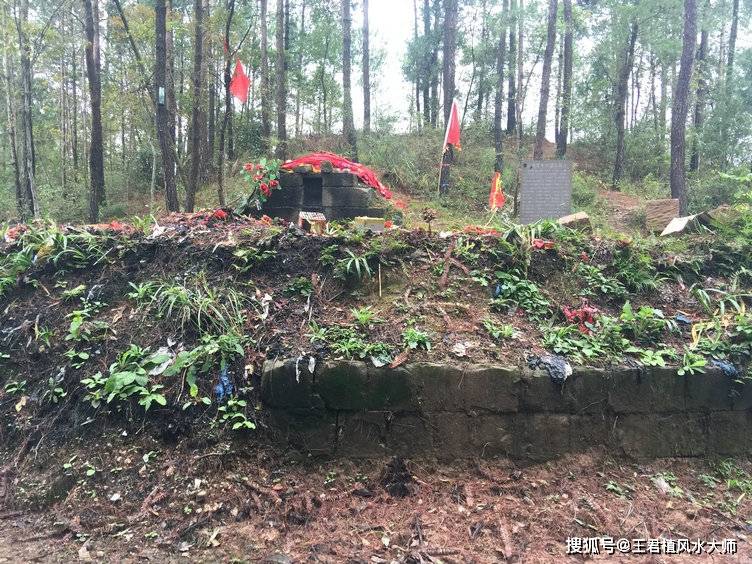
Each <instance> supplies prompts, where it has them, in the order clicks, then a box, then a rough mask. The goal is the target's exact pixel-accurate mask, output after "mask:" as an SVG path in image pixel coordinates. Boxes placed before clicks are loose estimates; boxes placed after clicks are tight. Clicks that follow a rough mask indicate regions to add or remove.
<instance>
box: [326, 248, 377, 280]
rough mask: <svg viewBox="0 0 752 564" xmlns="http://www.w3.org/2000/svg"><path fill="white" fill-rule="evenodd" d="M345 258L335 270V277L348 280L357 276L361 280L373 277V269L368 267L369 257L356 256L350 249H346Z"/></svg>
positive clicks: (338, 262)
mask: <svg viewBox="0 0 752 564" xmlns="http://www.w3.org/2000/svg"><path fill="white" fill-rule="evenodd" d="M345 254H346V255H347V256H346V257H345V258H343V259H341V260H339V261H337V264H336V266H335V268H334V275H335V276H336V277H337V278H341V279H343V280H344V279H347V278H350V277H352V276H357V278H358V279H359V280H360V279H362V278H364V277H368V278H370V277H371V276H372V272H371V267H370V266H369V265H368V259H369V258H370V257H369V255H367V254H366V255H356V254H355V253H353V252H352V251H351V250H350V249H345Z"/></svg>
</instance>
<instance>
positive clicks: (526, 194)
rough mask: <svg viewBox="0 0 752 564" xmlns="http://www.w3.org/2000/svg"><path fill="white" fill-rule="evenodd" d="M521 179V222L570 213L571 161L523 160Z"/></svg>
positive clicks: (555, 217) (531, 221)
mask: <svg viewBox="0 0 752 564" xmlns="http://www.w3.org/2000/svg"><path fill="white" fill-rule="evenodd" d="M520 176H521V186H520V217H519V220H520V223H533V222H535V221H538V220H540V219H559V218H560V217H564V216H567V215H569V214H571V213H572V161H567V160H559V159H556V160H545V161H523V163H522V170H521V175H520Z"/></svg>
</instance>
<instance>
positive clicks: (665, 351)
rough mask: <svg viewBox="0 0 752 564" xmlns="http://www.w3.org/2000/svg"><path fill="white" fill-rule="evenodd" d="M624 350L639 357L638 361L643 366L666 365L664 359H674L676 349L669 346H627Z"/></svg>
mask: <svg viewBox="0 0 752 564" xmlns="http://www.w3.org/2000/svg"><path fill="white" fill-rule="evenodd" d="M625 352H628V353H630V354H635V355H637V356H638V357H639V360H640V363H641V364H642V365H644V366H666V359H667V358H668V359H671V360H676V358H678V357H677V354H676V351H675V350H673V349H669V348H662V349H656V350H653V349H641V348H640V347H634V346H632V347H629V348H627V349H626V351H625Z"/></svg>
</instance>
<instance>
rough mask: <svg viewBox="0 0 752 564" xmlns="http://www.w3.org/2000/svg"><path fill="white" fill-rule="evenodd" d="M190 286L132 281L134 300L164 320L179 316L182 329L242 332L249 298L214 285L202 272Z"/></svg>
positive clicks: (230, 289)
mask: <svg viewBox="0 0 752 564" xmlns="http://www.w3.org/2000/svg"><path fill="white" fill-rule="evenodd" d="M191 282H192V283H190V285H185V284H181V283H178V282H172V283H167V282H164V283H161V284H154V283H151V282H149V283H146V284H141V285H139V286H135V285H133V284H131V287H132V288H133V290H134V291H133V292H131V293H130V294H129V297H131V299H135V300H137V301H138V303H139V304H140V305H142V306H143V307H144V308H145V309H146V310H147V311H150V312H154V313H156V315H157V316H158V317H160V318H162V319H176V320H178V321H179V322H180V326H181V328H182V329H183V330H185V329H186V327H187V326H188V327H191V328H193V329H195V330H196V331H198V332H199V333H200V334H202V333H218V334H224V333H231V332H239V331H240V329H241V328H242V327H243V324H244V323H245V309H246V307H247V306H248V305H249V303H250V302H249V300H248V299H247V298H246V297H245V296H243V295H242V294H240V293H239V292H237V291H236V290H234V289H232V288H225V289H220V288H214V287H212V286H210V285H209V283H208V281H207V280H206V276H205V275H203V274H199V275H197V276H196V277H194V278H193V280H192V281H191Z"/></svg>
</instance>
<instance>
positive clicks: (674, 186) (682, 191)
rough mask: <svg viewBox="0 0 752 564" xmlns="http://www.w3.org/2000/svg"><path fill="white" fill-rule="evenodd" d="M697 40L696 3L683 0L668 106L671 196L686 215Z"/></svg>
mask: <svg viewBox="0 0 752 564" xmlns="http://www.w3.org/2000/svg"><path fill="white" fill-rule="evenodd" d="M696 41H697V6H696V1H695V0H684V36H683V39H682V54H681V61H680V67H679V75H678V76H677V79H676V89H675V90H674V100H673V104H672V107H671V197H672V198H677V199H678V200H679V213H681V214H682V215H687V213H688V211H689V210H688V207H689V206H688V202H687V178H686V170H685V164H686V163H685V133H686V127H687V112H688V110H689V84H690V81H691V79H692V66H693V65H694V60H695V45H696Z"/></svg>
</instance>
